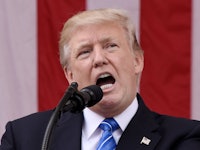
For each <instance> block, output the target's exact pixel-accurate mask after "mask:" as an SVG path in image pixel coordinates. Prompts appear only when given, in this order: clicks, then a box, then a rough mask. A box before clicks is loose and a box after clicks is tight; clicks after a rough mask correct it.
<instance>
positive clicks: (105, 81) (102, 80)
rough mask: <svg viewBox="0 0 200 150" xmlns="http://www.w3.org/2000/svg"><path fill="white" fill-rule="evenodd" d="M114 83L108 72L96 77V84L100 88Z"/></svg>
mask: <svg viewBox="0 0 200 150" xmlns="http://www.w3.org/2000/svg"><path fill="white" fill-rule="evenodd" d="M114 83H115V78H114V77H113V76H112V75H111V74H109V73H106V74H102V75H101V76H99V78H98V79H97V82H96V85H98V86H100V87H101V89H102V90H104V89H107V88H109V87H111V86H112V85H113V84H114Z"/></svg>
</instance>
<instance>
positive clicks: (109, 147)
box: [97, 118, 119, 150]
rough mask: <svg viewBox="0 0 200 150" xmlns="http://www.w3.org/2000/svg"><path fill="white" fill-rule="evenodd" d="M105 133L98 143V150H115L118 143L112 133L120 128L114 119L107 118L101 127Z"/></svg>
mask: <svg viewBox="0 0 200 150" xmlns="http://www.w3.org/2000/svg"><path fill="white" fill-rule="evenodd" d="M99 128H101V129H102V130H103V131H104V132H103V134H102V137H101V139H100V141H99V143H98V146H97V150H114V149H115V148H116V142H115V140H114V138H113V135H112V132H114V131H115V130H117V129H118V128H119V125H118V123H117V122H116V121H115V120H114V119H113V118H107V119H105V120H104V121H102V122H101V124H100V125H99Z"/></svg>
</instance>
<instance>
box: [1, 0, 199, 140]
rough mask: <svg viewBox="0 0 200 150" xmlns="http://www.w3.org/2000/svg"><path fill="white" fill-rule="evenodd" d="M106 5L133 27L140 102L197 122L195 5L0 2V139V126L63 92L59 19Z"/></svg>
mask: <svg viewBox="0 0 200 150" xmlns="http://www.w3.org/2000/svg"><path fill="white" fill-rule="evenodd" d="M108 7H110V8H122V9H126V10H128V11H129V13H130V16H131V18H132V19H133V21H134V24H135V25H136V29H137V37H138V39H139V41H140V43H141V46H142V48H143V50H144V56H145V68H144V71H143V73H142V77H141V84H140V93H141V95H142V97H143V98H144V100H145V103H146V104H147V105H148V106H149V107H150V108H151V109H153V110H155V111H157V112H160V113H163V114H168V115H173V116H179V117H186V118H193V119H200V110H199V108H200V101H199V97H200V84H199V83H200V67H199V66H198V65H199V64H200V42H199V39H200V28H199V27H200V15H199V14H200V1H199V0H181V1H180V0H166V1H161V0H151V1H149V0H127V1H124V0H77V1H74V0H59V1H51V0H31V1H27V0H1V1H0V20H1V21H0V97H1V98H0V111H1V113H0V120H1V121H0V136H1V135H2V134H3V132H4V131H5V124H6V123H7V122H8V121H10V120H13V119H16V118H19V117H22V116H25V115H28V114H31V113H34V112H38V111H44V110H47V109H52V108H54V107H55V106H56V105H57V103H58V101H59V100H60V98H61V97H62V95H63V93H64V91H65V90H66V88H67V86H68V82H67V80H66V79H65V77H64V73H63V70H62V67H61V66H60V64H59V54H58V40H59V35H60V31H61V29H62V26H63V24H64V22H65V21H66V20H67V18H69V17H71V16H72V15H73V14H75V13H77V12H79V11H82V10H89V9H95V8H108ZM122 65H123V64H122Z"/></svg>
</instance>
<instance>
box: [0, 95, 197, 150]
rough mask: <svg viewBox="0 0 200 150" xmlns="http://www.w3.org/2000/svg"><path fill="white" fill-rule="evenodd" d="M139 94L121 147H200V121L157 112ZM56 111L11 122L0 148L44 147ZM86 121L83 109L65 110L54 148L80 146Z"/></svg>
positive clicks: (194, 149) (166, 149)
mask: <svg viewBox="0 0 200 150" xmlns="http://www.w3.org/2000/svg"><path fill="white" fill-rule="evenodd" d="M137 98H138V101H139V108H138V111H137V113H136V115H135V116H134V117H133V118H132V120H131V121H130V123H129V125H128V127H127V128H126V130H125V131H124V132H123V134H122V136H121V138H120V140H119V143H118V146H117V150H200V122H198V121H191V120H187V119H180V118H174V117H170V116H164V115H160V114H157V113H154V112H152V111H150V110H149V109H148V108H147V107H146V106H145V104H144V103H143V101H142V98H141V97H140V96H139V94H138V95H137ZM52 112H53V111H47V112H42V113H36V114H32V115H29V116H27V117H24V118H21V119H18V120H15V121H12V122H9V123H8V124H7V126H6V132H5V134H4V135H3V137H2V141H1V142H2V143H1V146H0V150H40V149H41V145H42V140H43V135H44V132H45V129H46V125H47V124H48V121H49V118H50V116H51V114H52ZM82 122H83V114H82V113H79V114H72V113H69V112H67V113H64V114H63V116H62V117H61V119H60V120H59V121H58V123H57V126H56V128H55V131H54V134H53V140H52V145H51V147H50V149H54V150H80V149H81V131H82V129H81V128H82ZM143 138H144V139H143ZM145 138H146V140H145ZM142 139H143V140H142Z"/></svg>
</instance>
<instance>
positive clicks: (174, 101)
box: [140, 0, 191, 117]
mask: <svg viewBox="0 0 200 150" xmlns="http://www.w3.org/2000/svg"><path fill="white" fill-rule="evenodd" d="M140 30H141V32H140V33H141V45H142V48H143V49H144V54H145V69H144V72H143V75H142V80H141V94H142V95H143V97H144V99H145V101H146V103H147V105H149V106H150V107H151V108H152V109H154V110H156V111H158V112H160V113H165V114H169V115H175V116H183V117H190V88H191V87H190V84H191V83H190V78H191V73H190V70H191V52H190V50H191V1H190V0H181V1H174V0H167V1H160V0H151V1H149V0H141V26H140Z"/></svg>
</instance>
